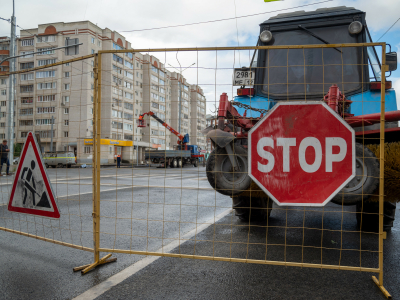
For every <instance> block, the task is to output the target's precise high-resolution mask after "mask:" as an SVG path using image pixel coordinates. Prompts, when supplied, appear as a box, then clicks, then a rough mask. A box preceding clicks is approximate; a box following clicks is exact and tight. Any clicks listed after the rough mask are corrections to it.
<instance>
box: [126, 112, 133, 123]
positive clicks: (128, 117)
mask: <svg viewBox="0 0 400 300" xmlns="http://www.w3.org/2000/svg"><path fill="white" fill-rule="evenodd" d="M124 119H126V120H128V121H133V115H132V114H128V113H126V112H124Z"/></svg>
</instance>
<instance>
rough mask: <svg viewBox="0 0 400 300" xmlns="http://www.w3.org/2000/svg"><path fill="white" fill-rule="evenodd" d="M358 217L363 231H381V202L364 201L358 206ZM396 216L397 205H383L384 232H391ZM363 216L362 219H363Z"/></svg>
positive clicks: (358, 222)
mask: <svg viewBox="0 0 400 300" xmlns="http://www.w3.org/2000/svg"><path fill="white" fill-rule="evenodd" d="M356 212H357V213H356V217H357V224H358V226H359V228H360V229H361V230H363V231H374V232H377V231H379V202H372V201H364V205H363V204H362V202H359V203H357V205H356ZM395 214H396V203H393V202H387V201H385V202H384V203H383V230H384V231H390V230H391V228H392V227H393V222H394V219H395ZM361 216H362V219H361Z"/></svg>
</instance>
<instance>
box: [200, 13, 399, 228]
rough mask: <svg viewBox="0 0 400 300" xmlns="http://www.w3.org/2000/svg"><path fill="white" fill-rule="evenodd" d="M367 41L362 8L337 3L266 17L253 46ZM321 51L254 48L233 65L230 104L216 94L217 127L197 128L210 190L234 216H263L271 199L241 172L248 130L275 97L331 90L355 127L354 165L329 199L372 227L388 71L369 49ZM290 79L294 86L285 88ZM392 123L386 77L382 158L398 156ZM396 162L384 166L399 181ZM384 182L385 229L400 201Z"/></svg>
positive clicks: (392, 62) (321, 96)
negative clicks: (207, 145) (205, 143)
mask: <svg viewBox="0 0 400 300" xmlns="http://www.w3.org/2000/svg"><path fill="white" fill-rule="evenodd" d="M371 42H372V39H371V35H370V33H369V30H368V26H367V23H366V14H365V12H363V11H361V10H358V9H355V8H352V7H345V6H341V7H333V8H322V9H317V10H316V11H309V12H305V11H298V12H293V13H287V14H279V15H277V16H274V17H271V18H269V19H268V20H266V21H265V22H263V23H262V24H260V34H259V38H258V42H257V46H271V45H274V46H283V45H316V44H346V43H354V44H359V43H371ZM387 46H388V47H387V48H389V52H388V53H386V57H385V59H386V65H387V66H388V69H387V70H386V72H392V71H394V70H396V69H397V54H396V52H392V51H391V47H390V45H387ZM321 50H322V49H321V48H308V49H304V48H303V49H302V48H299V49H290V51H291V52H292V53H291V54H292V55H291V56H289V54H288V53H289V50H288V49H284V47H282V49H274V50H268V49H258V50H255V51H254V54H253V57H252V60H251V63H250V66H249V67H244V68H242V69H235V70H234V77H233V85H239V86H240V88H239V89H237V96H236V97H234V100H233V101H229V100H228V96H227V94H226V93H224V94H222V95H221V97H220V101H219V106H218V115H217V125H215V126H214V127H210V128H207V129H206V130H204V131H203V133H205V134H207V138H209V139H211V141H212V145H213V147H214V150H213V151H212V153H211V154H210V157H209V158H208V160H207V165H206V174H207V178H208V181H209V183H210V185H211V186H212V187H213V188H214V189H215V190H216V191H217V192H219V193H221V194H223V195H228V196H230V197H231V198H232V202H233V208H234V209H235V213H236V216H238V217H239V219H241V220H244V221H249V220H262V219H267V218H268V217H269V215H270V213H271V210H272V201H270V200H269V198H268V196H267V195H266V194H265V193H264V192H263V191H262V190H261V188H260V187H259V186H257V183H255V182H254V181H252V180H251V178H250V177H249V175H248V165H249V164H250V162H248V159H247V157H248V155H247V154H248V153H247V151H248V132H249V130H250V129H251V128H253V127H254V126H255V125H256V124H257V122H258V121H259V120H260V119H261V118H262V117H263V116H264V115H265V114H267V113H268V112H269V111H270V110H271V109H272V108H273V107H274V106H275V105H276V103H277V102H278V101H288V100H289V101H290V100H291V101H304V100H305V99H307V100H314V101H325V102H327V99H328V98H329V97H330V94H331V93H332V92H333V91H336V93H337V94H336V95H340V97H341V99H340V101H339V102H337V103H336V106H335V107H336V109H337V111H336V112H337V113H338V114H339V115H340V116H341V117H342V118H344V119H345V121H347V123H348V124H349V125H350V126H351V127H353V128H354V130H355V132H356V134H355V136H356V141H355V142H356V149H357V150H356V163H357V165H358V166H360V168H357V173H356V176H355V177H354V178H353V179H352V181H350V182H349V183H348V184H347V185H346V186H345V187H344V188H343V189H342V190H341V191H340V192H339V194H337V195H336V196H335V197H334V198H333V199H332V200H331V202H333V203H335V204H338V205H355V206H356V211H357V213H356V214H354V215H356V217H357V223H358V224H359V226H361V227H363V228H371V229H375V230H376V228H377V227H378V225H379V217H378V215H377V212H378V211H379V206H378V202H377V201H376V199H377V196H376V194H377V193H378V187H379V161H378V159H377V155H379V154H377V153H379V150H377V149H378V148H379V147H377V144H379V143H380V140H379V132H380V131H379V125H380V124H379V122H380V115H381V114H380V105H381V104H380V98H381V76H386V77H389V76H390V74H391V73H386V72H385V71H382V72H381V63H380V57H379V55H378V54H377V51H376V49H375V47H373V46H368V47H353V48H344V47H343V48H340V49H339V48H324V49H323V51H321ZM322 52H323V54H322ZM361 66H365V67H361ZM282 82H283V83H284V84H281V83H282ZM289 82H291V83H293V84H290V85H289V84H288V83H289ZM310 82H312V83H316V84H309V83H310ZM343 82H345V83H346V84H342V83H343ZM286 83H287V84H286ZM339 88H342V90H341V91H339ZM328 90H329V92H328ZM327 92H328V94H326V93H327ZM299 117H301V116H300V115H299ZM399 120H400V111H399V110H398V108H397V104H396V94H395V91H394V89H392V87H391V82H390V81H387V82H386V86H385V121H386V123H385V142H386V143H385V153H386V151H388V152H389V155H388V154H385V160H386V161H399V158H398V157H399V153H400V152H399V150H400V143H399V140H400V128H399V126H398V121H399ZM367 144H369V145H367ZM374 144H375V145H374ZM364 158H368V159H364ZM396 165H397V166H396ZM399 165H400V163H399V162H396V163H392V164H389V163H385V174H389V173H390V174H394V175H393V176H394V177H395V178H394V179H395V180H396V179H397V180H399V178H397V177H400V176H399V174H400V170H398V169H396V168H398V167H399ZM237 167H239V169H240V172H237ZM391 168H394V169H391ZM235 171H236V172H235ZM387 171H391V172H387ZM396 174H397V175H396ZM385 176H387V175H385ZM391 179H393V178H389V180H385V194H386V195H385V202H384V230H390V228H391V227H392V226H393V221H394V219H395V208H396V202H398V201H399V200H400V197H399V196H398V195H399V192H400V189H399V188H398V185H397V184H394V185H393V184H392V185H391V186H388V187H386V182H390V181H391V182H395V180H394V181H393V180H391ZM250 191H251V193H250ZM373 200H375V201H373ZM371 213H373V214H371ZM361 215H362V220H363V221H362V224H361V222H360V220H361Z"/></svg>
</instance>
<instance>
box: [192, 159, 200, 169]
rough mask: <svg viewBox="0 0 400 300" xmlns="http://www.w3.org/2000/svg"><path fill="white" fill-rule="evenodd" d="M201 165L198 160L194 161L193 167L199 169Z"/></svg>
mask: <svg viewBox="0 0 400 300" xmlns="http://www.w3.org/2000/svg"><path fill="white" fill-rule="evenodd" d="M198 165H199V161H198V160H197V159H195V160H194V163H193V167H195V168H197V166H198Z"/></svg>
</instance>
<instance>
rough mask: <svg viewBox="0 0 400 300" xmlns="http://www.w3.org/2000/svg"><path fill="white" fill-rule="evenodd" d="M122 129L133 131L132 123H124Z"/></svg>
mask: <svg viewBox="0 0 400 300" xmlns="http://www.w3.org/2000/svg"><path fill="white" fill-rule="evenodd" d="M124 129H125V130H128V131H133V125H132V124H124Z"/></svg>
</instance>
